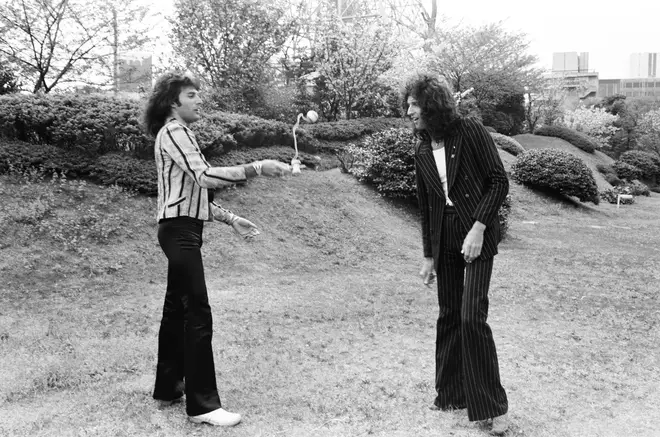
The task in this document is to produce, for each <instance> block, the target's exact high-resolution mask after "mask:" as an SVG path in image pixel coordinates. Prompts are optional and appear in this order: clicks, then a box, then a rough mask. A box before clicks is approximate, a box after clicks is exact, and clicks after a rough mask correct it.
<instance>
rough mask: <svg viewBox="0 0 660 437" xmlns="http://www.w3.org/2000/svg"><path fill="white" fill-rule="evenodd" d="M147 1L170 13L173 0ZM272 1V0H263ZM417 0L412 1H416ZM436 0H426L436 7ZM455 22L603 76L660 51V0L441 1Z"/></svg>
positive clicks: (441, 9)
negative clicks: (582, 61)
mask: <svg viewBox="0 0 660 437" xmlns="http://www.w3.org/2000/svg"><path fill="white" fill-rule="evenodd" d="M138 1H140V2H144V1H146V2H147V3H151V4H153V5H154V6H157V7H158V9H159V10H160V11H161V12H162V13H165V14H167V13H168V12H170V11H172V10H173V6H172V5H173V0H138ZM261 1H262V2H268V1H269V0H261ZM415 1H416V0H408V2H409V3H415ZM431 1H432V0H421V2H422V4H423V5H424V6H425V7H426V8H427V10H428V11H430V10H431V9H430V4H431ZM437 3H438V13H439V15H444V16H445V17H447V19H448V20H449V23H454V24H455V23H463V24H466V25H472V26H479V25H482V24H488V23H493V22H497V21H502V22H503V26H504V27H505V28H507V29H509V30H512V31H518V32H522V33H525V34H526V35H527V36H528V40H529V41H530V50H529V52H530V53H531V54H533V55H536V56H537V57H538V58H539V64H538V66H539V67H542V68H547V69H551V67H552V54H553V52H578V53H580V52H588V53H589V70H595V71H596V72H598V76H599V78H600V79H622V78H626V77H629V76H630V55H631V54H633V53H643V52H659V53H660V1H658V0H629V1H618V2H613V1H607V0H600V1H595V0H525V1H523V0H437Z"/></svg>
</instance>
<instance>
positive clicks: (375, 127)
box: [297, 118, 407, 141]
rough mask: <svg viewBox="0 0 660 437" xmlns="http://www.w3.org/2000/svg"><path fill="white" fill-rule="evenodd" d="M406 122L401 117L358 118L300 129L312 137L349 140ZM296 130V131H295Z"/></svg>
mask: <svg viewBox="0 0 660 437" xmlns="http://www.w3.org/2000/svg"><path fill="white" fill-rule="evenodd" d="M405 126H407V122H406V120H405V119H403V118H359V119H354V120H340V121H333V122H328V123H317V124H304V125H301V128H302V129H301V130H304V131H306V132H307V133H309V134H310V135H312V136H313V137H314V138H316V139H318V140H325V141H350V140H356V139H358V138H360V137H363V136H365V135H371V134H375V133H377V132H381V131H384V130H387V129H392V128H403V127H405ZM297 132H298V131H297Z"/></svg>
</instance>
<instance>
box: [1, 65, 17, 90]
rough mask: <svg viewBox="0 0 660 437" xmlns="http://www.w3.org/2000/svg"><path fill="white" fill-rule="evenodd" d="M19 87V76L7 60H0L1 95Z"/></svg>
mask: <svg viewBox="0 0 660 437" xmlns="http://www.w3.org/2000/svg"><path fill="white" fill-rule="evenodd" d="M18 89H19V82H18V78H17V77H16V75H15V74H14V71H13V69H12V68H11V66H10V65H9V64H7V63H6V62H0V95H3V94H11V93H15V92H17V91H18Z"/></svg>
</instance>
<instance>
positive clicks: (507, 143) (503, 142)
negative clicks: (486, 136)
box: [490, 132, 525, 156]
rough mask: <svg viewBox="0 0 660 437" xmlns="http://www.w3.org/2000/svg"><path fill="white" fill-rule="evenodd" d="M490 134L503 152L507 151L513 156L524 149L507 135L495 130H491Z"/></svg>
mask: <svg viewBox="0 0 660 437" xmlns="http://www.w3.org/2000/svg"><path fill="white" fill-rule="evenodd" d="M490 136H491V137H493V140H494V141H495V144H496V145H497V147H499V148H500V149H502V150H504V151H505V152H509V153H510V154H512V155H513V156H518V155H519V154H521V153H522V152H524V151H525V149H524V148H523V146H521V145H520V143H519V142H518V141H516V140H515V139H513V138H511V137H509V136H506V135H502V134H498V133H496V132H491V134H490Z"/></svg>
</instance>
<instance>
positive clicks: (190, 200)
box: [154, 119, 247, 221]
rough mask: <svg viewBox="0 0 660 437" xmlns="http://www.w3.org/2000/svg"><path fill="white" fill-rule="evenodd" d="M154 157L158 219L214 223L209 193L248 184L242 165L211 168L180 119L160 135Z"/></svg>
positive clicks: (169, 121)
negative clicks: (208, 221)
mask: <svg viewBox="0 0 660 437" xmlns="http://www.w3.org/2000/svg"><path fill="white" fill-rule="evenodd" d="M154 155H155V158H156V167H157V169H158V216H157V219H158V220H161V219H165V218H172V217H181V216H186V217H193V218H196V219H199V220H204V221H207V220H213V213H212V212H211V205H210V202H209V195H208V190H209V189H216V188H219V187H226V186H229V185H234V184H237V183H241V182H246V181H247V176H246V174H245V168H243V167H242V166H235V167H211V165H209V163H208V162H207V161H206V159H205V158H204V155H202V151H201V150H200V148H199V146H198V145H197V141H196V140H195V134H194V133H193V132H192V131H191V130H190V129H189V128H188V127H187V126H185V125H183V124H182V123H181V122H179V121H178V120H176V119H170V120H168V122H167V123H166V124H165V126H163V127H162V128H161V129H160V131H159V132H158V135H157V136H156V144H155V148H154ZM215 206H218V205H217V204H216V205H215ZM214 209H215V208H214ZM220 209H222V208H221V207H220Z"/></svg>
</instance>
